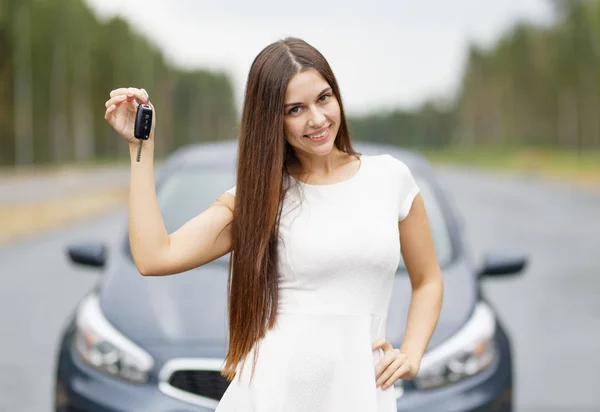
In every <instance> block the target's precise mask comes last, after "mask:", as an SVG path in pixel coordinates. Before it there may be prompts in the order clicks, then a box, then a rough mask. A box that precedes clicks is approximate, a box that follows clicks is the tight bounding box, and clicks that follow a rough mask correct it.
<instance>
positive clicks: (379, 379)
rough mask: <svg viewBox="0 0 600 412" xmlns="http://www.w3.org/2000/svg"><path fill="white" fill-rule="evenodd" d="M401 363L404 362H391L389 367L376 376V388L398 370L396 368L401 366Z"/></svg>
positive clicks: (397, 360)
mask: <svg viewBox="0 0 600 412" xmlns="http://www.w3.org/2000/svg"><path fill="white" fill-rule="evenodd" d="M403 363H404V362H403V361H402V360H401V359H394V361H393V362H390V363H389V366H387V367H386V368H385V370H384V371H383V372H381V374H380V375H379V376H377V386H378V387H379V386H381V385H382V384H384V383H385V382H386V381H387V380H389V379H390V377H391V376H392V375H393V374H394V373H395V372H396V371H397V370H398V368H400V367H401V366H402V364H403Z"/></svg>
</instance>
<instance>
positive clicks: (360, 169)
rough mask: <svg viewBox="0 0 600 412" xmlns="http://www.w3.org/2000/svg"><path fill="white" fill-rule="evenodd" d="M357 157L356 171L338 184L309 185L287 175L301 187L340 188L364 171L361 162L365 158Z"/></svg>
mask: <svg viewBox="0 0 600 412" xmlns="http://www.w3.org/2000/svg"><path fill="white" fill-rule="evenodd" d="M357 157H358V160H359V162H360V164H359V167H358V170H357V171H356V172H355V173H354V174H353V175H352V176H350V177H349V178H348V179H346V180H342V181H340V182H335V183H326V184H322V185H315V184H311V183H304V182H301V181H300V180H297V179H296V178H295V177H293V176H292V175H289V176H290V178H291V179H292V180H293V181H294V182H296V183H297V184H299V185H301V186H302V187H315V188H318V187H332V186H341V185H344V184H347V183H349V182H352V181H354V180H356V178H357V177H358V176H359V175H360V174H361V173H362V170H363V169H364V164H363V163H364V162H363V160H364V158H365V156H364V155H362V154H361V155H357Z"/></svg>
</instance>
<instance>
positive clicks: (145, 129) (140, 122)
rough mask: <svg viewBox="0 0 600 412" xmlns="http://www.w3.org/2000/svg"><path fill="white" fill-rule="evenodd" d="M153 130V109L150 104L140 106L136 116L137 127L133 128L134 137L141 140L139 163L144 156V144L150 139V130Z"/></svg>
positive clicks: (138, 152) (138, 154) (138, 153)
mask: <svg viewBox="0 0 600 412" xmlns="http://www.w3.org/2000/svg"><path fill="white" fill-rule="evenodd" d="M151 129H152V107H151V106H150V105H149V104H138V107H137V112H136V114H135V126H134V128H133V135H134V136H135V138H136V139H139V144H138V151H137V161H138V162H139V161H140V156H141V154H142V142H143V141H144V140H148V138H149V137H150V130H151Z"/></svg>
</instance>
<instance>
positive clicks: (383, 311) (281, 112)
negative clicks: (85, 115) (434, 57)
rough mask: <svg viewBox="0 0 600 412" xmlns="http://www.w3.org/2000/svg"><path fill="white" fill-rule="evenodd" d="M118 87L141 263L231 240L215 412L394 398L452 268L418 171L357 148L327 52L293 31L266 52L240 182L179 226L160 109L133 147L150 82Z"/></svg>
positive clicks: (212, 253) (259, 62)
mask: <svg viewBox="0 0 600 412" xmlns="http://www.w3.org/2000/svg"><path fill="white" fill-rule="evenodd" d="M110 96H111V98H110V99H109V100H108V101H107V102H106V108H107V110H106V114H105V119H106V120H107V121H108V122H109V123H110V124H111V125H112V126H113V127H114V128H115V129H116V130H117V131H118V132H119V133H120V134H121V135H122V136H123V137H124V138H125V139H126V140H127V141H128V142H129V144H130V152H131V159H132V162H131V182H130V196H129V209H130V213H129V240H130V243H131V251H132V254H133V258H134V261H135V264H136V266H137V268H138V270H139V272H140V273H141V274H142V275H146V276H161V275H169V274H174V273H179V272H183V271H186V270H189V269H192V268H195V267H198V266H201V265H203V264H205V263H208V262H210V261H212V260H214V259H216V258H218V257H220V256H223V255H225V254H227V253H229V252H231V253H232V256H231V260H230V262H231V263H230V276H229V283H228V289H229V330H230V335H229V338H230V340H229V350H228V353H227V357H226V359H225V361H226V363H225V366H224V370H223V372H222V374H223V376H225V377H226V378H227V379H228V380H229V381H230V385H229V387H228V388H227V391H226V392H225V394H224V396H223V397H222V399H221V402H220V403H219V406H218V407H217V412H233V411H240V412H241V411H244V412H252V411H256V412H271V411H272V412H275V411H298V412H307V411H311V412H318V411H323V412H333V411H344V412H349V411H354V412H391V411H396V399H395V393H394V388H393V386H392V385H393V384H394V382H396V381H397V380H398V379H412V378H413V377H414V376H415V375H416V374H417V372H418V370H419V365H420V361H421V358H422V356H423V353H424V352H425V349H426V347H427V344H428V342H429V340H430V337H431V335H432V333H433V330H434V328H435V325H436V324H437V320H438V317H439V313H440V309H441V304H442V294H443V292H442V291H443V281H442V275H441V270H440V268H439V265H438V262H437V258H436V255H435V251H434V245H433V241H432V236H431V231H430V228H429V224H428V220H427V215H426V213H425V209H424V206H423V201H422V199H421V195H420V194H419V189H418V187H417V185H416V183H415V180H414V179H413V176H412V174H411V172H410V170H409V169H408V168H407V166H406V165H405V164H404V163H403V162H401V161H400V160H397V159H395V158H393V157H392V156H390V155H388V154H382V155H377V156H366V155H361V154H360V153H357V152H355V151H354V150H353V148H352V144H351V141H350V136H349V134H348V126H347V124H346V118H345V115H344V109H343V105H342V101H341V97H340V91H339V88H338V85H337V82H336V79H335V77H334V75H333V73H332V71H331V68H330V67H329V64H328V63H327V61H326V60H325V58H324V57H323V56H322V55H321V54H320V53H319V52H318V51H317V50H316V49H315V48H313V47H312V46H310V45H309V44H307V43H306V42H304V41H302V40H300V39H295V38H287V39H285V40H282V41H278V42H276V43H273V44H271V45H269V46H267V47H266V48H265V49H264V50H262V51H261V52H260V53H259V55H258V56H257V57H256V59H255V60H254V62H253V64H252V67H251V68H250V73H249V76H248V82H247V86H246V94H245V101H244V107H243V113H242V120H241V130H240V135H239V150H238V164H237V184H236V186H234V187H233V188H231V189H229V190H227V191H226V192H225V193H223V194H222V195H221V196H220V197H219V198H218V199H216V201H215V203H214V204H213V205H211V206H210V207H208V208H207V209H206V210H205V211H203V212H202V213H200V214H199V215H198V216H196V217H195V218H193V219H191V220H190V221H189V222H187V223H186V224H185V225H183V226H182V227H181V228H180V229H179V230H177V231H176V232H174V233H173V234H171V235H169V234H168V233H167V232H166V229H165V227H164V224H163V221H162V217H161V215H160V210H159V207H158V202H157V200H156V193H155V188H154V175H153V150H154V127H155V125H156V120H155V121H154V124H153V126H152V131H151V136H150V139H149V140H148V141H146V142H144V145H143V149H142V154H141V160H140V162H136V160H134V159H135V158H136V151H137V140H136V139H135V138H134V136H133V121H134V118H135V110H136V107H137V102H136V101H139V102H141V103H149V97H148V94H147V93H146V92H145V90H144V89H135V88H128V89H126V88H124V89H117V90H113V91H112V92H111V94H110ZM155 119H156V116H155ZM400 238H401V239H402V248H400ZM400 254H402V256H403V258H404V261H405V264H406V267H407V270H408V274H409V276H410V281H411V285H412V297H411V301H410V309H409V314H408V320H407V327H406V332H405V336H404V340H403V342H402V345H401V347H400V348H393V347H392V346H391V344H390V343H388V342H387V341H386V339H385V336H384V335H385V326H386V317H387V309H388V303H389V298H390V294H391V290H392V284H393V280H394V273H395V271H396V269H397V267H398V264H399V261H400ZM250 359H251V360H252V368H251V370H249V369H248V368H244V366H245V364H246V362H245V361H246V360H250Z"/></svg>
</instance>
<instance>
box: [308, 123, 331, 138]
mask: <svg viewBox="0 0 600 412" xmlns="http://www.w3.org/2000/svg"><path fill="white" fill-rule="evenodd" d="M329 127H331V125H330V124H328V125H327V126H325V127H323V128H322V129H319V130H317V131H316V132H312V133H311V134H305V135H304V136H308V137H312V136H316V135H318V134H321V133H323V132H324V131H325V130H327V129H329Z"/></svg>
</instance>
